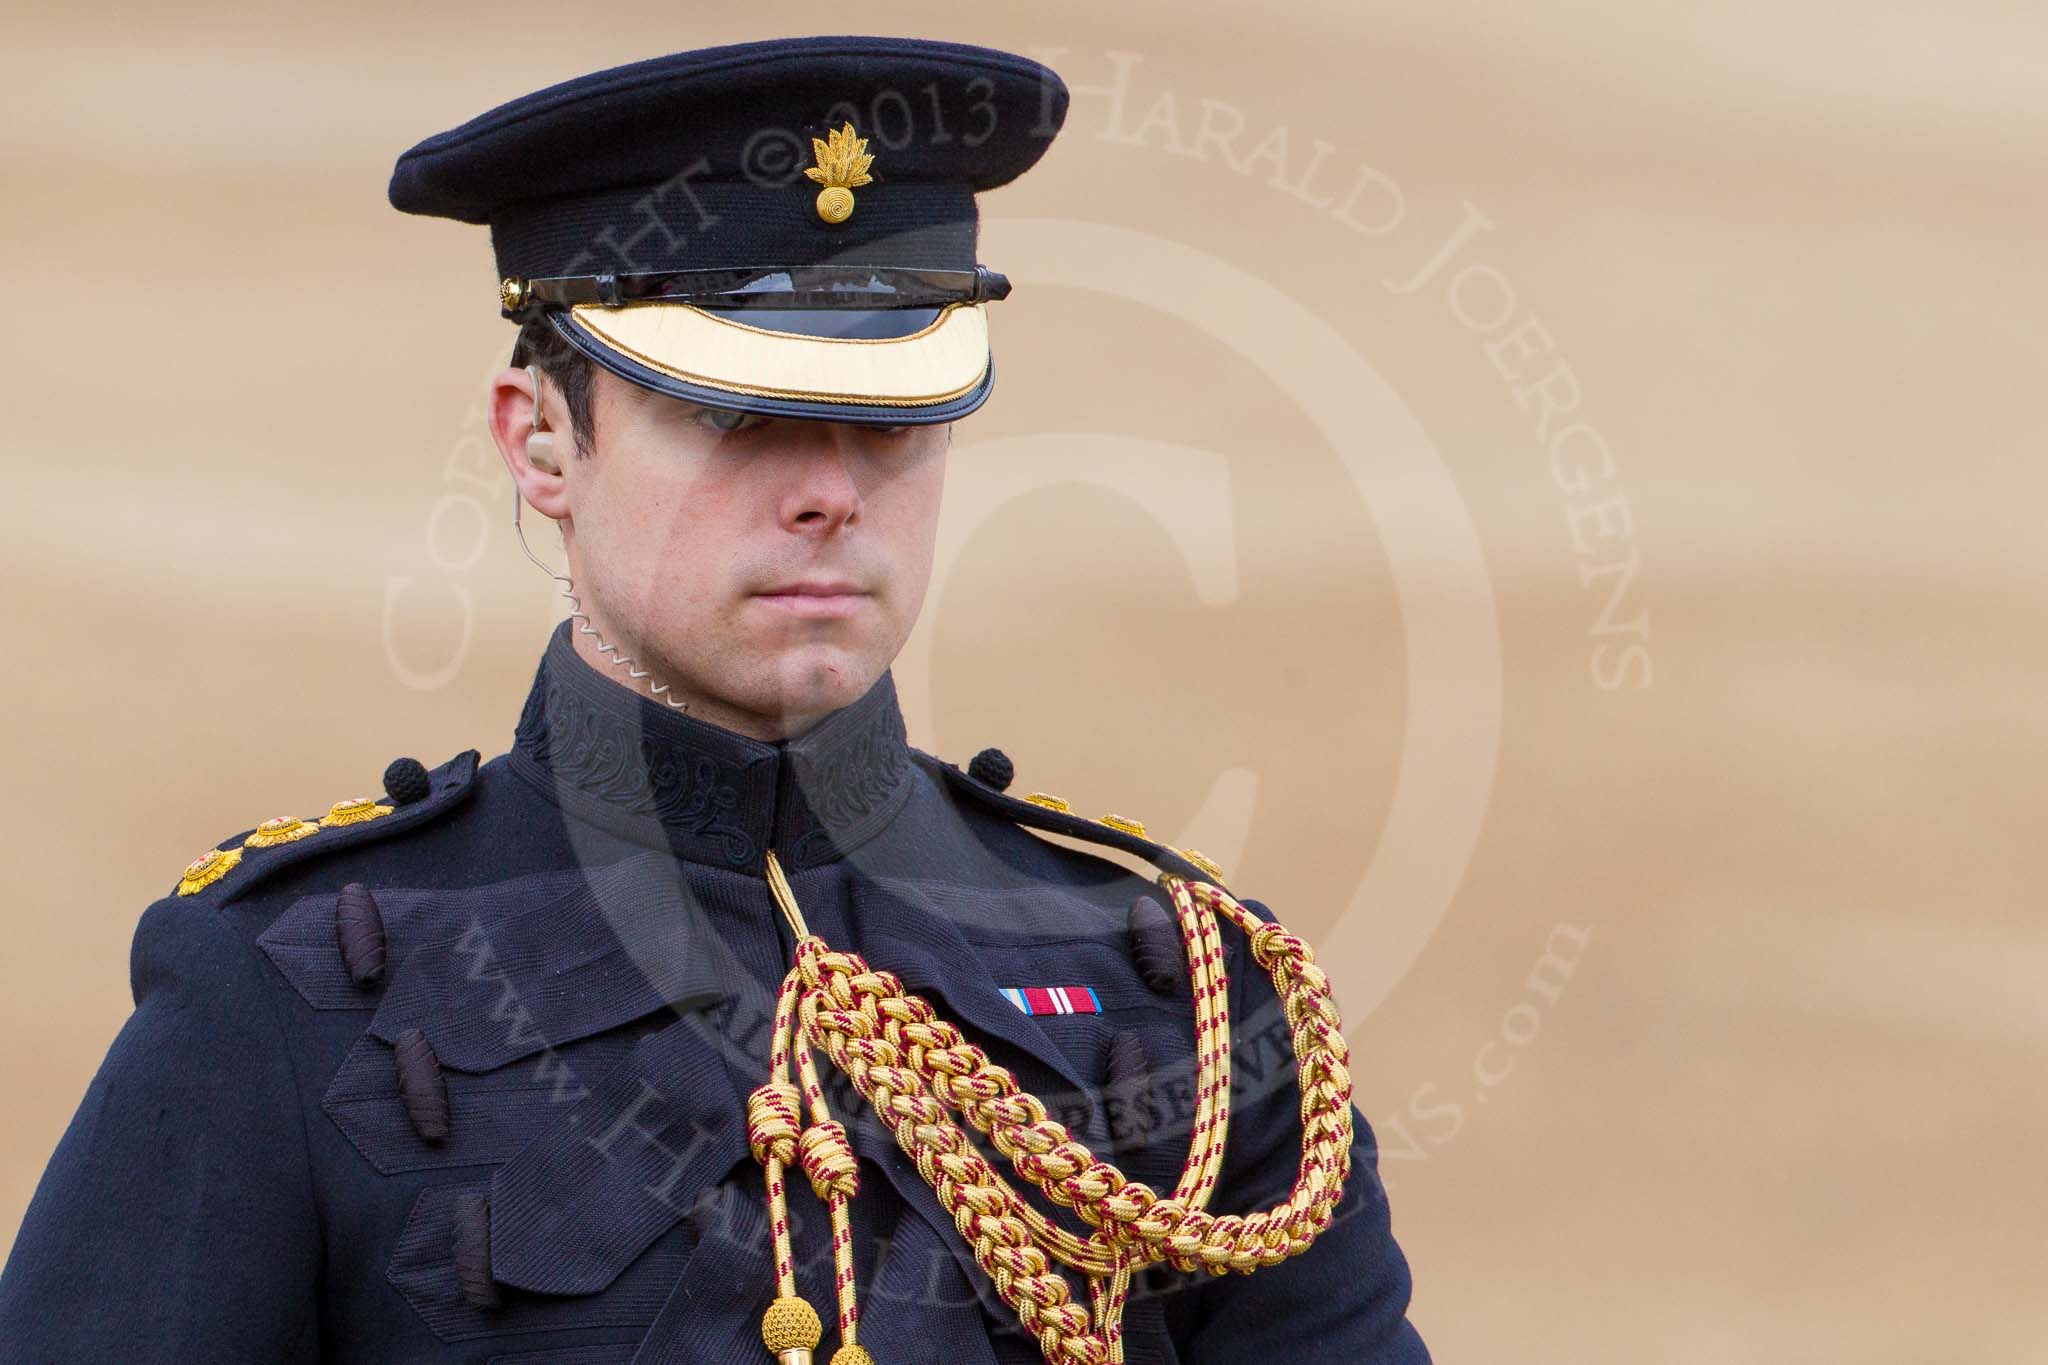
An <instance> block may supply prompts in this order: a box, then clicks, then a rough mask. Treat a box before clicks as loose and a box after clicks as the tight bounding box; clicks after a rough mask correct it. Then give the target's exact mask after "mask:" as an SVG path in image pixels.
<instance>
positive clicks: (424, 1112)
mask: <svg viewBox="0 0 2048 1365" xmlns="http://www.w3.org/2000/svg"><path fill="white" fill-rule="evenodd" d="M393 1055H394V1057H395V1059H396V1061H397V1063H398V1097H399V1098H400V1099H401V1100H403V1101H405V1116H406V1117H407V1118H409V1119H411V1120H412V1126H413V1129H414V1131H416V1132H417V1133H418V1134H419V1135H420V1136H421V1137H423V1138H425V1139H426V1140H427V1141H428V1142H440V1141H443V1140H444V1139H445V1138H447V1136H448V1082H447V1081H446V1080H445V1079H444V1078H443V1077H442V1075H441V1059H440V1058H439V1057H436V1056H435V1055H434V1045H433V1044H432V1043H430V1042H428V1041H427V1035H426V1034H424V1033H422V1032H420V1031H419V1030H418V1029H416V1028H409V1029H407V1030H406V1031H405V1032H403V1033H401V1034H399V1035H398V1045H397V1048H396V1051H395V1052H394V1054H393Z"/></svg>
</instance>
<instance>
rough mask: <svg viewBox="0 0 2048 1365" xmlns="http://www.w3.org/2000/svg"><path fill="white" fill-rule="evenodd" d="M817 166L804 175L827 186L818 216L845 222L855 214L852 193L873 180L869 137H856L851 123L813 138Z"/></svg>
mask: <svg viewBox="0 0 2048 1365" xmlns="http://www.w3.org/2000/svg"><path fill="white" fill-rule="evenodd" d="M811 154H812V155H813V156H815V157H816V158H817V159H818V164H817V165H815V166H806V167H804V174H805V175H807V176H809V177H810V178H811V179H813V180H815V181H817V182H818V183H819V184H821V185H823V186H824V187H825V188H824V189H822V190H819V191H818V216H819V217H820V218H823V219H824V220H825V221H826V222H828V223H843V222H845V221H846V220H847V219H848V218H851V217H852V216H853V192H854V191H855V190H857V189H859V188H860V187H861V186H862V185H865V184H868V183H870V182H871V181H873V180H874V177H873V176H871V175H869V174H868V167H870V166H872V165H874V164H875V158H874V157H873V155H871V154H870V153H869V152H868V140H867V139H866V138H864V137H856V136H854V132H853V125H852V124H851V123H847V124H842V125H841V126H840V127H839V128H838V129H837V130H836V131H832V132H828V133H826V135H825V136H824V137H822V138H816V137H814V138H812V139H811Z"/></svg>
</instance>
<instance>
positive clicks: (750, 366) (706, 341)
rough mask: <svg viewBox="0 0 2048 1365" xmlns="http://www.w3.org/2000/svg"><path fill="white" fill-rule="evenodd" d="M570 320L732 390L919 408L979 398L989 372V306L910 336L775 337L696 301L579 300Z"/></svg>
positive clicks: (949, 314) (967, 308) (612, 344)
mask: <svg viewBox="0 0 2048 1365" xmlns="http://www.w3.org/2000/svg"><path fill="white" fill-rule="evenodd" d="M569 317H570V320H571V321H572V322H573V323H574V325H575V326H576V327H577V328H579V329H580V330H581V331H583V332H584V333H585V334H587V335H588V336H589V337H590V338H591V339H592V340H593V341H595V342H596V343H597V344H598V345H600V346H604V347H606V348H608V349H610V350H612V351H615V352H617V353H618V354H619V355H621V356H624V357H625V358H627V359H629V360H632V361H634V362H636V363H637V364H640V365H643V366H645V367H646V368H648V369H650V370H652V371H654V372H656V373H658V374H662V375H666V376H668V377H670V378H672V379H676V380H679V381H681V382H683V383H687V384H694V385H698V386H700V387H703V388H707V389H717V390H720V391H723V392H726V393H733V394H748V395H753V396H756V397H764V398H786V399H795V400H808V401H814V402H828V403H860V404H875V405H878V406H889V407H920V406H926V405H930V404H937V403H945V402H949V401H952V400H954V399H958V398H960V397H962V396H963V395H966V394H968V393H971V392H972V391H973V390H974V389H975V388H976V387H977V386H978V385H980V384H981V382H982V378H983V376H984V375H985V374H986V373H987V371H988V365H989V345H988V317H987V314H986V313H985V312H984V311H983V305H981V304H974V303H956V304H949V305H947V306H946V307H945V308H943V309H941V310H940V312H939V315H938V316H937V317H936V318H934V319H932V322H931V324H930V325H929V326H927V327H925V328H923V329H922V330H920V331H916V332H912V333H911V334H909V335H908V336H902V337H888V338H872V337H820V336H806V335H802V334H799V333H794V332H777V331H770V330H768V329H766V328H762V327H751V326H748V325H747V324H745V323H743V322H739V321H736V320H734V319H732V318H729V317H722V316H719V315H717V314H714V313H710V312H707V311H705V310H704V309H702V308H698V307H696V306H694V305H692V304H686V303H661V302H648V303H638V304H627V305H625V306H623V307H618V308H606V307H604V306H602V305H599V304H579V305H577V306H576V307H574V308H571V309H570V310H569Z"/></svg>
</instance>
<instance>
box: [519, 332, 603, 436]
mask: <svg viewBox="0 0 2048 1365" xmlns="http://www.w3.org/2000/svg"><path fill="white" fill-rule="evenodd" d="M512 364H513V366H514V367H515V368H517V367H524V366H527V365H534V366H537V367H539V369H540V372H541V373H542V374H545V375H546V376H547V377H548V378H549V379H552V380H554V381H555V387H556V388H558V389H560V390H561V391H562V401H563V402H564V403H565V404H567V405H568V408H569V439H570V441H571V442H572V443H573V444H574V445H575V447H576V454H577V456H578V457H579V458H580V457H582V456H585V455H588V454H589V453H590V450H591V443H592V442H593V441H594V440H595V439H596V436H597V427H596V422H595V417H594V415H593V414H594V410H593V408H592V393H593V390H594V389H595V387H596V381H597V366H596V365H595V364H593V363H592V362H591V359H590V357H589V356H587V355H585V354H583V352H581V351H579V350H577V349H576V348H575V347H574V346H571V345H570V344H569V343H568V342H566V341H564V340H562V334H561V333H560V332H557V331H556V330H555V328H554V324H553V323H551V322H549V321H548V320H547V317H546V315H544V314H543V315H541V316H538V317H531V318H528V319H527V320H526V321H525V322H522V323H521V324H519V336H518V339H517V340H515V341H514V342H513V343H512Z"/></svg>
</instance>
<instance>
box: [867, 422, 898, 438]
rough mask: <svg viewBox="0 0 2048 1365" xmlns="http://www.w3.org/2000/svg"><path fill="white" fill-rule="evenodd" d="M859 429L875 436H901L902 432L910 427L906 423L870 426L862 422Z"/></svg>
mask: <svg viewBox="0 0 2048 1365" xmlns="http://www.w3.org/2000/svg"><path fill="white" fill-rule="evenodd" d="M861 430H862V431H865V432H869V433H871V434H873V435H876V436H901V435H902V434H903V433H904V432H906V431H908V430H910V428H909V427H908V426H907V425H906V426H900V427H871V426H868V425H867V424H866V423H862V424H861Z"/></svg>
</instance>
